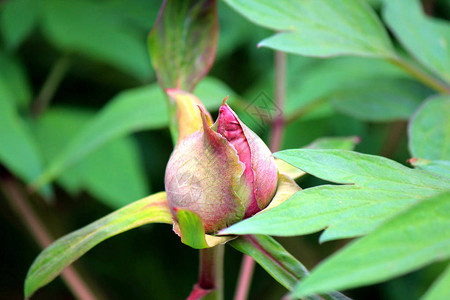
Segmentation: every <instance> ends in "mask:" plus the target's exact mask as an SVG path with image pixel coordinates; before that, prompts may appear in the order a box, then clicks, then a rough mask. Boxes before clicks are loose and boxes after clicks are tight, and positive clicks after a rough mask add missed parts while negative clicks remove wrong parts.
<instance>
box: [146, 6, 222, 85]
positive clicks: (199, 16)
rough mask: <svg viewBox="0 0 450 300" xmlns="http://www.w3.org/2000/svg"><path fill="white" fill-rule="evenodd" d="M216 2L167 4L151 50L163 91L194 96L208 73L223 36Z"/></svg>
mask: <svg viewBox="0 0 450 300" xmlns="http://www.w3.org/2000/svg"><path fill="white" fill-rule="evenodd" d="M216 6H217V2H216V0H189V1H187V0H186V1H177V0H165V1H164V3H163V4H162V6H161V10H160V12H159V16H158V20H157V21H156V24H155V26H154V27H153V29H152V31H151V32H150V35H149V38H148V46H149V50H150V55H151V59H152V63H153V67H154V68H155V70H156V74H157V76H158V80H159V82H160V84H161V87H162V88H163V89H166V88H178V89H181V90H184V91H187V92H192V91H193V90H194V88H195V86H196V85H197V83H198V82H199V81H200V80H201V79H202V78H203V77H204V76H205V75H206V74H207V73H208V71H209V69H210V68H211V65H212V63H213V61H214V58H215V56H216V49H217V40H218V35H219V28H218V18H217V12H216Z"/></svg>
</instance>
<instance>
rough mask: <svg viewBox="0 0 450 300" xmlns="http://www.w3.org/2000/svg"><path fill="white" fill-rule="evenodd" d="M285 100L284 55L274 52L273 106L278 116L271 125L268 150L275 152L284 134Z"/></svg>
mask: <svg viewBox="0 0 450 300" xmlns="http://www.w3.org/2000/svg"><path fill="white" fill-rule="evenodd" d="M285 98H286V53H284V52H281V51H275V106H276V107H277V109H278V110H279V112H280V113H279V114H278V115H277V116H276V117H275V119H274V120H273V123H272V133H271V138H270V150H271V151H272V152H277V151H278V150H280V148H281V143H282V140H283V132H284V125H285V122H284V103H285Z"/></svg>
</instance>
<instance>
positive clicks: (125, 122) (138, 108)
mask: <svg viewBox="0 0 450 300" xmlns="http://www.w3.org/2000/svg"><path fill="white" fill-rule="evenodd" d="M226 90H227V87H226V85H224V84H222V83H221V82H220V81H218V80H216V79H208V80H206V81H205V83H204V84H203V83H200V84H199V85H198V91H199V92H198V94H203V95H205V94H207V93H210V94H211V95H220V94H221V93H222V92H225V91H226ZM226 94H234V93H233V92H232V91H231V90H228V92H227V93H226ZM222 99H223V97H221V98H219V99H217V100H216V101H213V100H214V99H212V98H211V97H209V98H207V104H208V107H209V108H210V109H217V108H218V107H219V106H220V104H221V103H222ZM168 122H169V118H168V110H167V104H166V101H165V96H164V94H163V92H162V91H161V89H160V88H159V87H158V85H157V84H152V85H148V86H144V87H140V88H136V89H131V90H127V91H124V92H121V93H120V94H119V95H117V96H116V97H114V98H113V99H112V100H111V101H110V102H109V103H108V104H107V105H106V106H105V107H104V108H103V109H102V110H101V111H100V112H99V113H98V115H97V116H96V117H95V118H94V119H93V120H92V121H91V122H89V124H87V125H86V126H85V127H83V129H82V130H81V131H80V132H79V133H78V134H77V135H76V136H75V137H74V138H73V139H72V140H71V141H70V142H69V143H68V144H67V146H66V147H65V148H64V149H63V150H62V151H61V152H60V153H59V154H58V155H55V157H54V159H53V160H52V163H51V164H50V165H49V166H48V167H47V168H46V170H45V171H44V172H43V173H42V174H41V175H40V176H39V178H37V179H36V180H35V181H34V183H33V186H34V187H35V188H40V187H41V186H42V185H44V184H46V183H48V182H50V181H52V180H54V179H55V178H56V177H58V176H59V174H61V173H62V172H64V171H65V169H66V168H67V167H69V166H70V165H72V164H74V163H76V162H77V161H79V160H81V159H83V158H84V157H85V156H86V155H87V154H89V153H90V152H92V151H94V150H95V149H97V148H98V147H100V146H101V145H103V144H104V143H106V142H108V141H110V140H113V139H116V138H118V137H122V136H126V135H128V134H130V133H132V132H134V131H138V130H146V129H161V128H165V127H167V125H168Z"/></svg>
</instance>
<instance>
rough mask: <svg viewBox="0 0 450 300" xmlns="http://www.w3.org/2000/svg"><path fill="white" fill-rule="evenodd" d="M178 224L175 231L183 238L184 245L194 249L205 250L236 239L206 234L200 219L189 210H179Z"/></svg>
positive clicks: (177, 211) (177, 212) (175, 225)
mask: <svg viewBox="0 0 450 300" xmlns="http://www.w3.org/2000/svg"><path fill="white" fill-rule="evenodd" d="M176 214H177V220H178V223H175V224H174V230H175V232H177V234H178V235H180V237H181V241H182V242H183V244H186V245H188V246H189V247H192V248H194V249H204V248H211V247H214V246H217V245H219V244H224V243H226V242H227V241H229V240H231V239H234V238H235V236H214V235H210V234H205V229H204V228H203V224H202V220H201V219H200V217H199V216H198V215H197V214H196V213H194V212H191V211H189V210H186V209H177V210H176Z"/></svg>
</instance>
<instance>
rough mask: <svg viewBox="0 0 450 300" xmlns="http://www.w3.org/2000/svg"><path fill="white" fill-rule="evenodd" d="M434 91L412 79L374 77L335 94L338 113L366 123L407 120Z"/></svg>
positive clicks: (334, 101)
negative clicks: (431, 91)
mask: <svg viewBox="0 0 450 300" xmlns="http://www.w3.org/2000/svg"><path fill="white" fill-rule="evenodd" d="M428 95H430V91H429V90H428V89H426V88H424V87H423V86H422V85H420V84H418V83H417V82H415V81H412V80H405V79H398V78H386V79H380V78H370V79H367V80H356V81H355V82H354V83H353V85H352V86H350V87H346V88H342V89H341V90H338V91H336V92H334V93H333V94H331V95H330V96H329V97H330V99H331V103H332V104H333V106H334V107H335V108H336V109H337V110H338V111H341V112H343V113H345V114H348V115H350V116H353V117H356V118H358V119H361V120H364V121H375V122H386V121H393V120H407V119H409V117H410V116H411V115H412V114H413V113H414V112H415V111H416V109H417V108H418V107H419V105H420V103H421V102H422V100H423V99H424V98H426V97H427V96H428Z"/></svg>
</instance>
